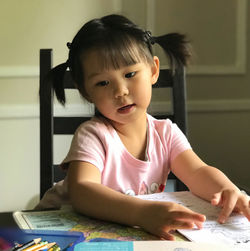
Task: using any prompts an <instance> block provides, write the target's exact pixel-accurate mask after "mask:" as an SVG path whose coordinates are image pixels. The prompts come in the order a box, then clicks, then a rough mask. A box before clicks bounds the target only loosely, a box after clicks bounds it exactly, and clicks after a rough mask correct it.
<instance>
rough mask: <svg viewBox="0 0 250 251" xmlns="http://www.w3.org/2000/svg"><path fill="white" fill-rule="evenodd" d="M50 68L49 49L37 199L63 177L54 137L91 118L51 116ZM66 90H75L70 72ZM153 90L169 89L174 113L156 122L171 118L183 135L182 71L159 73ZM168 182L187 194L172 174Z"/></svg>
mask: <svg viewBox="0 0 250 251" xmlns="http://www.w3.org/2000/svg"><path fill="white" fill-rule="evenodd" d="M51 68H52V49H41V50H40V197H41V198H42V196H43V195H44V193H45V192H46V191H47V190H48V189H49V188H51V187H52V186H53V184H54V183H55V182H58V181H60V180H62V179H63V178H64V177H65V173H64V172H63V171H61V170H60V168H58V166H57V165H54V162H53V136H54V135H68V134H74V132H75V130H76V128H77V127H78V126H79V125H80V124H81V123H82V122H84V121H86V120H89V119H90V117H56V116H54V111H53V106H54V95H53V90H52V88H51V85H49V83H47V82H46V81H45V77H46V75H47V73H48V72H49V70H50V69H51ZM64 81H65V83H64V85H65V88H66V89H75V86H74V84H73V81H72V79H71V76H70V74H69V72H67V73H66V74H65V79H64ZM153 86H154V87H156V88H163V87H164V88H165V87H168V88H172V94H173V99H172V103H173V106H172V107H173V111H172V114H167V115H166V114H165V115H162V114H161V115H155V116H154V117H156V118H164V119H165V118H166V117H168V118H170V119H171V120H172V121H173V122H175V123H177V125H178V126H179V128H180V129H181V130H182V131H183V133H184V134H186V131H187V116H186V87H185V86H186V84H185V71H184V67H180V68H177V69H176V70H175V74H174V75H173V74H172V72H171V71H170V70H161V72H160V77H159V80H158V82H157V84H156V85H153ZM169 179H175V180H176V181H175V184H176V186H175V189H176V191H181V190H187V188H186V186H185V185H184V184H183V183H182V182H181V181H180V180H178V179H177V178H176V177H175V176H174V175H173V174H172V173H170V176H169Z"/></svg>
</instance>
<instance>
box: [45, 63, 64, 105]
mask: <svg viewBox="0 0 250 251" xmlns="http://www.w3.org/2000/svg"><path fill="white" fill-rule="evenodd" d="M67 68H68V62H65V63H63V64H59V65H57V66H56V67H54V68H53V69H51V70H50V72H49V73H48V76H47V82H48V83H51V84H52V88H53V90H54V92H55V94H56V98H57V100H58V101H59V102H60V103H61V104H62V105H65V102H66V98H65V91H64V84H63V80H64V75H65V72H66V70H67Z"/></svg>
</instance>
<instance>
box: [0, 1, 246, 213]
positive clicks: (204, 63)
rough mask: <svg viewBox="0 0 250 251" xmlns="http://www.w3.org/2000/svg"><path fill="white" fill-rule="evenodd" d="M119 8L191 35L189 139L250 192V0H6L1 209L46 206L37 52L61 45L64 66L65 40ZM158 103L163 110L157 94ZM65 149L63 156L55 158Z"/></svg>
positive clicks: (157, 29)
mask: <svg viewBox="0 0 250 251" xmlns="http://www.w3.org/2000/svg"><path fill="white" fill-rule="evenodd" d="M225 6H226V7H225ZM121 10H122V12H123V13H125V14H126V15H128V16H129V17H130V18H131V19H133V20H134V21H136V22H137V23H139V24H140V25H142V26H144V27H145V28H149V29H150V30H152V31H153V33H154V34H161V33H165V31H167V32H172V31H180V32H185V33H187V34H188V35H189V37H190V38H191V39H192V43H193V47H194V50H195V54H196V56H195V57H194V61H193V64H192V65H191V66H190V67H189V68H188V76H187V83H188V86H187V92H188V119H189V140H190V142H191V144H192V146H193V148H194V150H195V151H196V152H197V153H198V154H199V155H200V156H201V157H202V159H204V161H206V162H207V163H210V164H213V165H215V166H217V167H218V168H220V169H221V170H223V171H224V172H225V173H226V174H227V175H228V176H229V177H230V178H231V179H233V180H234V181H235V182H236V183H237V184H239V185H241V186H242V187H244V188H245V189H249V190H250V182H249V180H250V172H249V169H250V165H249V163H250V147H249V146H250V130H249V128H250V71H249V70H248V69H249V68H250V67H249V60H248V58H249V56H250V51H249V47H248V44H250V34H249V32H247V31H249V25H250V17H249V14H248V13H249V11H250V4H249V2H248V1H246V0H238V1H237V0H220V1H217V0H211V1H205V0H202V1H201V0H189V1H186V0H179V1H175V0H154V1H150V0H149V1H147V0H137V1H133V0H71V1H67V0H53V1H50V0H22V1H19V0H11V1H9V0H2V1H1V8H0V20H1V22H0V29H1V33H0V41H1V42H0V44H1V46H0V55H1V56H0V144H1V146H0V147H1V151H0V163H1V167H0V188H1V189H0V211H6V210H18V209H24V208H32V207H33V206H34V204H35V203H36V202H37V201H38V194H39V106H38V84H39V81H38V60H39V58H38V53H39V49H40V48H53V49H54V54H55V57H54V63H55V64H57V63H59V62H61V61H64V60H65V59H66V57H67V48H66V42H68V41H70V40H71V39H72V36H73V35H74V34H75V32H76V31H77V30H78V29H79V28H80V27H81V25H82V24H83V23H84V22H86V21H87V20H89V19H91V18H94V17H98V16H102V15H104V14H108V13H112V12H120V11H121ZM156 14H157V15H156ZM244 17H245V19H244ZM156 52H157V53H160V52H159V51H156ZM160 57H161V61H162V65H164V64H165V63H166V62H165V61H164V60H165V59H164V57H163V56H160ZM74 100H75V98H74ZM153 104H154V106H155V107H158V108H159V109H161V108H162V104H164V98H163V96H162V95H161V94H160V93H159V92H155V93H154V96H153ZM59 112H60V108H59ZM76 112H77V111H76ZM64 142H67V143H68V142H70V138H64V139H61V138H60V139H59V138H58V139H56V144H57V145H58V146H59V145H60V146H61V145H62V144H63V143H64ZM67 147H68V146H65V147H63V148H60V150H59V152H57V153H56V155H55V159H56V161H57V162H59V161H60V160H61V159H62V158H63V156H64V155H65V153H66V152H67Z"/></svg>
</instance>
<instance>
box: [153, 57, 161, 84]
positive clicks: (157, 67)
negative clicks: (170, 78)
mask: <svg viewBox="0 0 250 251" xmlns="http://www.w3.org/2000/svg"><path fill="white" fill-rule="evenodd" d="M151 72H152V85H154V84H155V83H156V82H157V80H158V77H159V73H160V60H159V58H158V57H156V56H154V63H153V65H152V67H151Z"/></svg>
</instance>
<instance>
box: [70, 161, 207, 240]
mask: <svg viewBox="0 0 250 251" xmlns="http://www.w3.org/2000/svg"><path fill="white" fill-rule="evenodd" d="M68 182H69V183H68V190H69V196H70V200H71V203H72V206H73V207H74V209H75V210H76V211H78V212H80V213H83V214H85V215H88V216H92V217H95V218H98V219H102V220H107V221H112V222H117V223H121V224H126V225H130V226H140V227H142V228H143V229H145V230H146V231H148V232H150V233H152V234H154V235H157V236H159V237H161V238H164V239H173V236H172V235H171V234H170V233H169V231H170V230H172V229H190V228H193V227H194V225H196V226H198V227H199V228H201V227H202V223H203V221H204V220H205V217H204V216H203V215H201V214H198V213H195V212H193V211H191V210H189V209H187V208H185V207H182V206H181V205H178V204H175V203H168V202H154V201H146V200H141V199H138V198H136V197H132V196H128V195H125V194H122V193H120V192H117V191H114V190H113V189H110V188H108V187H106V186H104V185H102V184H101V173H100V171H99V170H98V169H97V168H96V167H95V166H93V165H92V164H90V163H86V162H80V161H75V162H72V163H70V167H69V170H68Z"/></svg>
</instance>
